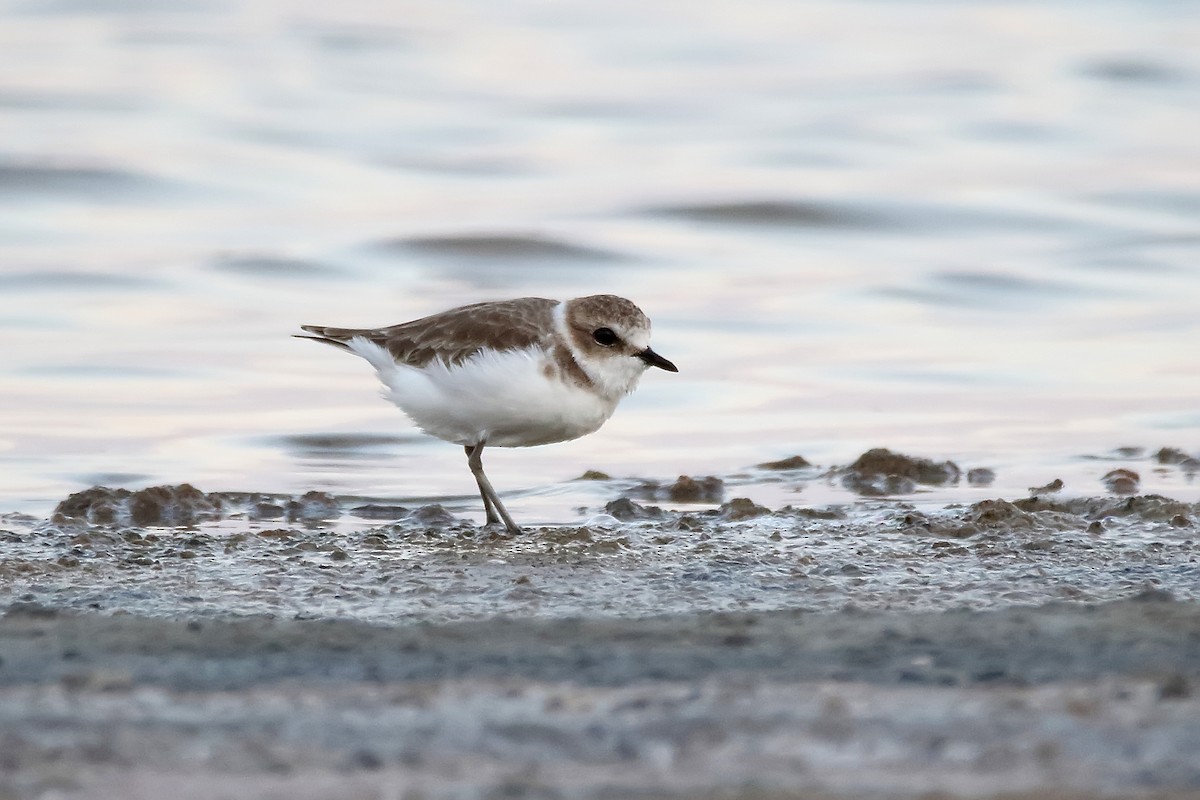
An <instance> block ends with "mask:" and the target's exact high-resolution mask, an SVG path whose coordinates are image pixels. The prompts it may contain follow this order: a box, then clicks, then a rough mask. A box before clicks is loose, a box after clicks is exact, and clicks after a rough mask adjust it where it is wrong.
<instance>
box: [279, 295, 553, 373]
mask: <svg viewBox="0 0 1200 800" xmlns="http://www.w3.org/2000/svg"><path fill="white" fill-rule="evenodd" d="M557 305H558V301H557V300H546V299H544V298H541V297H523V298H520V299H519V300H499V301H493V302H488V303H474V304H473V305H469V306H462V307H461V308H452V309H450V310H449V311H443V312H442V313H440V314H434V315H432V316H429V317H424V318H422V319H418V320H413V321H412V322H404V323H401V324H399V325H392V326H390V327H387V328H331V327H325V326H322V325H302V326H300V327H301V328H302V329H303V330H305V331H307V332H309V333H312V334H316V335H315V336H310V337H300V338H310V339H315V340H317V341H320V342H326V343H327V344H332V345H337V346H339V347H343V348H344V347H345V346H346V342H348V341H350V340H351V339H353V338H354V337H356V336H361V337H363V338H364V339H368V340H370V341H372V342H375V343H376V344H378V345H380V346H382V347H386V348H387V349H388V352H390V353H391V354H392V356H393V357H394V358H395V359H396V361H398V362H400V363H402V364H409V365H411V366H414V367H423V366H425V365H426V364H428V363H429V362H430V361H432V360H433V359H435V358H438V359H441V360H442V361H443V362H445V363H447V364H460V363H462V362H463V361H464V360H466V359H467V358H470V357H471V356H472V355H474V354H475V353H478V352H479V351H480V350H481V349H482V348H483V347H485V346H486V347H490V348H492V349H494V350H520V349H523V348H526V347H532V346H534V345H542V346H545V347H547V348H548V347H549V343H550V339H551V336H552V333H551V332H552V330H553V319H554V307H555V306H557Z"/></svg>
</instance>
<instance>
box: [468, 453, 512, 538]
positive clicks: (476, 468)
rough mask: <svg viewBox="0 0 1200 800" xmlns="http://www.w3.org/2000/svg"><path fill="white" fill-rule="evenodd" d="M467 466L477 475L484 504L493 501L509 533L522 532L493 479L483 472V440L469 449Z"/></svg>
mask: <svg viewBox="0 0 1200 800" xmlns="http://www.w3.org/2000/svg"><path fill="white" fill-rule="evenodd" d="M467 466H469V467H470V468H471V474H472V475H474V476H475V483H477V484H479V494H480V495H481V496H482V497H483V504H484V506H485V507H486V506H487V505H488V503H491V507H492V508H494V509H495V511H496V513H497V514H499V515H500V519H502V520H504V527H505V528H507V529H508V532H509V533H513V534H516V533H520V532H521V528H520V527H519V526H518V525H517V523H515V522H513V519H512V517H510V516H509V515H508V510H507V509H506V508H505V507H504V504H503V503H501V502H500V498H499V497H498V496H497V495H496V490H495V489H493V488H492V484H491V481H489V480H488V479H487V475H484V474H483V442H480V443H479V444H477V445H475V446H474V447H473V448H468V449H467ZM489 521H490V520H489Z"/></svg>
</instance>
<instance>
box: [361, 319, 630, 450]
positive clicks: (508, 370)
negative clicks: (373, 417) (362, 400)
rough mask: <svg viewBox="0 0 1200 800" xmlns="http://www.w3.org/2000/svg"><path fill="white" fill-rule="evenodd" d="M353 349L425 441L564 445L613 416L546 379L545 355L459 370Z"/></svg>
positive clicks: (528, 353) (590, 396)
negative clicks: (403, 361) (413, 364)
mask: <svg viewBox="0 0 1200 800" xmlns="http://www.w3.org/2000/svg"><path fill="white" fill-rule="evenodd" d="M349 345H350V349H351V351H353V352H354V353H356V354H357V355H359V356H362V357H363V358H364V359H366V360H367V361H368V362H370V364H371V365H372V366H373V367H375V371H376V374H377V375H378V376H379V380H380V381H382V383H383V385H384V386H385V387H387V388H386V389H385V391H384V393H383V394H384V398H385V399H387V400H390V401H391V402H392V403H394V404H395V405H396V406H398V407H399V408H400V409H401V410H402V411H403V412H404V413H405V414H407V415H408V416H409V417H410V418H411V419H412V421H413V422H415V423H416V424H417V425H418V426H420V428H421V429H422V430H423V431H425V432H426V433H428V434H430V435H432V436H436V437H438V438H439V439H444V440H445V441H448V442H454V443H456V444H461V445H473V444H477V443H479V442H481V441H483V442H487V444H489V445H491V446H495V447H528V446H531V445H539V444H550V443H551V442H564V441H567V440H569V439H576V438H578V437H580V436H583V435H585V434H588V433H592V432H593V431H595V430H596V429H597V428H599V427H600V426H601V425H603V424H604V422H605V421H606V420H607V419H608V418H609V417H610V416H612V413H613V411H614V410H615V409H616V407H617V399H616V398H612V397H602V396H600V395H599V394H596V393H595V392H593V391H591V390H589V389H586V388H582V387H579V386H576V385H574V384H569V383H564V382H563V381H562V380H560V379H559V378H558V377H557V376H555V377H550V378H548V377H546V366H547V363H548V358H547V356H546V354H545V353H544V352H543V351H542V350H541V349H540V348H529V349H526V350H510V351H506V352H496V351H494V350H483V351H480V352H479V353H477V354H476V355H474V356H472V357H471V358H469V359H467V360H466V361H464V362H463V363H462V364H459V365H456V366H446V365H445V364H442V363H441V362H440V361H432V362H430V363H429V364H428V365H426V366H425V367H422V368H416V367H410V366H406V365H403V364H397V363H396V362H395V361H394V360H393V359H392V356H391V354H390V353H388V352H387V351H386V350H385V349H383V348H382V347H380V346H379V345H376V344H374V343H372V342H369V341H367V340H366V339H362V338H358V339H353V340H351V341H350V342H349Z"/></svg>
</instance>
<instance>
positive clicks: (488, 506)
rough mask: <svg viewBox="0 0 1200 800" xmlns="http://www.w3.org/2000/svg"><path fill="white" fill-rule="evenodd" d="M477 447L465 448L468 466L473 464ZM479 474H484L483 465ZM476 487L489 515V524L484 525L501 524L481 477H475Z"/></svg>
mask: <svg viewBox="0 0 1200 800" xmlns="http://www.w3.org/2000/svg"><path fill="white" fill-rule="evenodd" d="M475 447H476V445H471V444H469V445H466V446H465V447H463V450H466V451H467V464H468V465H469V464H470V463H471V462H470V459H471V457H472V456H473V455H474V454H475ZM479 472H480V474H482V473H483V466H482V463H481V465H480V468H479ZM471 474H473V475H474V474H475V469H474V468H472V469H471ZM475 485H476V486H478V487H479V496H480V497H481V498H483V510H484V512H485V513H486V514H487V522H486V523H484V524H486V525H493V524H495V523H497V522H499V521H500V517H499V516H497V515H496V507H495V506H493V505H492V498H491V497H489V496H488V493H487V492H486V491H484V488H483V481H481V480H480V479H479V475H475Z"/></svg>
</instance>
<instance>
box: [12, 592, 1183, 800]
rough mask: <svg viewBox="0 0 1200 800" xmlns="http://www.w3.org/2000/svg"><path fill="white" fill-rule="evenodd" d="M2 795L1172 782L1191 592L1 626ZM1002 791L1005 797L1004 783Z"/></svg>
mask: <svg viewBox="0 0 1200 800" xmlns="http://www.w3.org/2000/svg"><path fill="white" fill-rule="evenodd" d="M0 652H3V654H4V655H3V658H4V661H3V664H2V665H0V736H2V739H0V741H2V742H3V747H2V748H0V752H2V754H3V755H0V764H2V766H3V776H4V777H3V781H2V782H0V797H5V798H10V797H21V798H24V797H45V796H54V797H96V798H100V797H125V798H142V797H146V798H149V797H161V796H164V795H165V794H167V793H170V794H171V795H172V796H174V797H176V798H181V799H182V798H207V797H218V796H228V797H234V796H237V797H300V798H308V797H312V798H343V797H344V798H417V797H421V798H431V797H455V798H458V797H463V798H466V797H471V798H474V797H480V798H492V797H539V798H540V797H580V798H601V797H603V798H612V797H664V798H665V797H672V798H674V797H679V798H685V797H687V798H693V797H729V798H775V797H780V798H783V797H814V796H816V797H897V796H900V797H905V796H911V797H918V796H932V795H929V794H928V793H930V792H935V791H936V792H940V793H942V794H938V795H937V796H939V797H943V796H945V797H949V796H953V797H993V796H1014V797H1044V796H1059V797H1074V796H1078V797H1083V796H1122V797H1124V796H1129V797H1134V796H1137V797H1187V796H1195V794H1196V793H1197V792H1200V760H1197V758H1196V754H1197V753H1200V697H1197V695H1196V693H1195V687H1196V686H1197V685H1200V684H1198V683H1197V681H1200V604H1196V603H1182V602H1175V601H1172V600H1171V599H1170V598H1169V596H1168V595H1166V594H1164V593H1161V592H1147V593H1144V594H1142V595H1140V596H1138V597H1135V598H1131V599H1129V600H1124V601H1115V602H1111V603H1105V604H1099V605H1078V604H1065V603H1059V604H1048V605H1044V606H1040V607H1010V608H1006V609H1002V610H994V611H984V612H971V611H963V612H949V613H946V612H943V613H914V612H903V611H901V612H871V613H865V612H850V611H846V612H841V613H835V614H820V613H817V614H814V613H804V612H793V611H776V612H766V613H745V614H692V615H682V616H665V617H649V618H640V619H587V620H584V619H566V620H529V619H525V620H522V619H491V620H479V621H470V622H460V623H445V624H409V625H396V626H373V625H367V624H363V623H358V622H353V621H345V620H284V619H269V618H256V619H230V620H205V621H198V620H195V619H191V620H189V619H186V618H174V619H154V618H145V617H137V616H133V615H116V616H102V615H100V614H96V613H92V614H79V613H60V612H57V611H55V610H53V609H47V608H44V607H41V606H38V605H35V604H16V605H14V606H12V607H10V608H9V610H8V612H7V614H6V615H5V616H4V617H3V619H0ZM1006 793H1007V794H1006Z"/></svg>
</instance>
